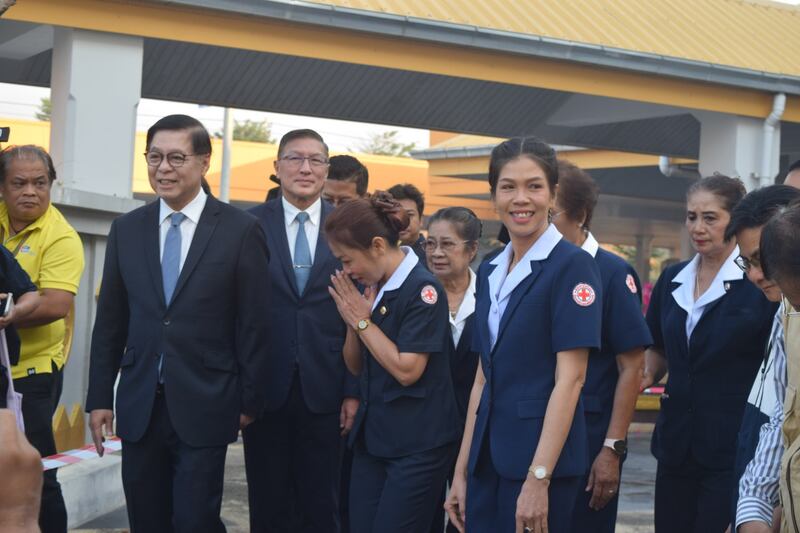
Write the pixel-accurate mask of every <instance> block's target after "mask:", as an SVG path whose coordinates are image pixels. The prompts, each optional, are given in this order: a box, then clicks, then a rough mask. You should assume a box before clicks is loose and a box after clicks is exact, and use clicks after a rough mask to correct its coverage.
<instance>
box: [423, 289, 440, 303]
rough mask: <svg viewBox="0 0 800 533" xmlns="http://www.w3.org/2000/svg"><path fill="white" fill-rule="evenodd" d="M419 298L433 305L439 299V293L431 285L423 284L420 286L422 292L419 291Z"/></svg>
mask: <svg viewBox="0 0 800 533" xmlns="http://www.w3.org/2000/svg"><path fill="white" fill-rule="evenodd" d="M419 296H420V298H422V301H423V302H425V303H426V304H430V305H433V304H435V303H436V302H437V301H438V300H439V294H438V293H437V292H436V289H435V288H434V286H433V285H425V286H424V287H422V292H420V293H419Z"/></svg>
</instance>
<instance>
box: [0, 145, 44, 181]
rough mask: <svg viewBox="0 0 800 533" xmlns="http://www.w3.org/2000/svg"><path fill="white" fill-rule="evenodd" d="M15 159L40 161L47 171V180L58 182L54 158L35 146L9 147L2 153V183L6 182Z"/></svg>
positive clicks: (0, 170) (0, 177)
mask: <svg viewBox="0 0 800 533" xmlns="http://www.w3.org/2000/svg"><path fill="white" fill-rule="evenodd" d="M15 159H38V160H39V161H41V162H42V164H43V165H44V168H46V169H47V178H48V179H49V180H50V183H51V184H52V183H53V182H54V181H56V167H55V166H54V165H53V158H52V157H50V154H48V153H47V150H45V149H44V148H42V147H41V146H36V145H34V144H23V145H12V146H7V147H6V148H4V149H3V150H2V151H0V183H4V182H5V181H6V173H7V172H8V167H9V166H10V165H11V162H12V161H13V160H15Z"/></svg>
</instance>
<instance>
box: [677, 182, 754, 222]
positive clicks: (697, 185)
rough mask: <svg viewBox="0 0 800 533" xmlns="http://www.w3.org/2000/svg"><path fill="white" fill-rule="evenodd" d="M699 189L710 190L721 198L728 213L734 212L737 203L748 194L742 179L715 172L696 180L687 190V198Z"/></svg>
mask: <svg viewBox="0 0 800 533" xmlns="http://www.w3.org/2000/svg"><path fill="white" fill-rule="evenodd" d="M699 191H708V192H710V193H711V194H713V195H714V196H716V197H717V198H719V199H720V200H721V201H722V208H723V209H724V210H725V211H727V212H728V213H730V212H732V211H733V208H734V207H736V204H738V203H739V202H740V201H741V200H742V198H744V196H745V195H746V194H747V189H745V188H744V184H743V183H742V180H740V179H739V178H731V177H728V176H725V175H723V174H714V175H713V176H708V177H705V178H702V179H700V180H698V181H696V182H694V183H693V184H692V185H691V186H690V187H689V190H688V191H687V192H686V198H687V199H688V198H690V197H691V196H692V195H693V194H694V193H696V192H699Z"/></svg>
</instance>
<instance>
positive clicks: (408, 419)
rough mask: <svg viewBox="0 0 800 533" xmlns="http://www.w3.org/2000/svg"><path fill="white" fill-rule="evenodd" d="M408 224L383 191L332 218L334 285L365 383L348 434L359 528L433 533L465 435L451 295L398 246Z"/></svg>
mask: <svg viewBox="0 0 800 533" xmlns="http://www.w3.org/2000/svg"><path fill="white" fill-rule="evenodd" d="M407 225H408V216H407V215H406V213H405V212H404V211H403V209H402V207H401V205H400V204H399V202H397V201H395V200H394V199H393V198H392V196H391V195H389V194H387V193H383V192H377V193H375V194H374V195H373V196H372V197H371V198H370V199H369V200H353V201H351V202H348V203H346V204H344V205H342V206H340V207H338V208H337V209H336V210H335V211H334V212H333V213H331V214H330V215H329V216H328V218H327V219H326V221H325V233H326V235H327V238H328V243H329V245H330V248H331V251H332V252H333V254H334V255H335V256H336V257H337V258H338V259H339V260H340V261H341V262H342V266H343V269H344V271H343V272H337V273H336V274H335V275H334V276H332V277H331V282H332V287H331V289H330V293H331V296H332V297H333V299H334V300H335V301H336V305H337V307H338V309H339V313H340V314H341V316H342V318H343V319H344V321H345V323H346V324H347V325H348V328H347V337H346V339H345V344H344V348H343V356H344V360H345V364H346V365H347V368H348V370H349V371H350V372H351V373H353V374H354V375H356V376H359V379H360V390H361V404H360V406H359V409H358V412H357V413H356V419H355V422H354V423H353V429H352V430H351V432H350V439H349V442H350V445H351V446H352V447H353V453H354V456H353V468H352V474H351V486H350V531H351V532H352V533H368V532H381V533H384V532H397V533H401V532H402V533H415V532H420V533H422V532H426V533H427V531H428V530H429V528H430V526H431V520H432V518H433V515H434V512H435V510H436V506H437V505H438V502H439V496H440V490H441V487H442V485H443V483H444V480H445V478H446V476H447V474H448V468H449V467H450V465H451V464H452V463H451V461H452V457H453V455H454V453H455V447H456V442H457V439H458V433H459V427H458V420H459V417H458V411H457V409H456V402H455V394H454V392H453V385H452V380H451V377H450V361H449V342H450V341H449V338H448V335H449V334H450V331H449V320H448V315H447V313H448V306H447V297H446V296H445V292H444V290H443V289H442V286H441V284H440V283H439V282H438V281H437V280H436V278H435V277H434V275H433V274H431V273H430V272H428V271H427V270H426V269H425V267H424V266H423V265H422V264H420V263H419V259H418V258H417V255H416V254H415V253H413V251H412V250H411V248H408V247H406V246H402V247H400V246H398V244H397V243H398V242H399V232H400V231H401V230H402V229H403V228H405V227H406V226H407ZM352 280H355V282H356V283H358V284H359V285H361V286H363V287H365V290H364V293H363V295H362V294H361V293H360V292H359V291H358V289H357V288H356V286H355V285H354V283H353V281H352Z"/></svg>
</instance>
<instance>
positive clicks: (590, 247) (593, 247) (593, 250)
mask: <svg viewBox="0 0 800 533" xmlns="http://www.w3.org/2000/svg"><path fill="white" fill-rule="evenodd" d="M581 248H582V249H583V251H585V252H589V255H591V256H592V257H596V256H597V250H599V249H600V244H599V243H598V242H597V239H595V238H594V235H592V232H591V231H590V232H588V233H587V234H586V240H585V241H583V245H581Z"/></svg>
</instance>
